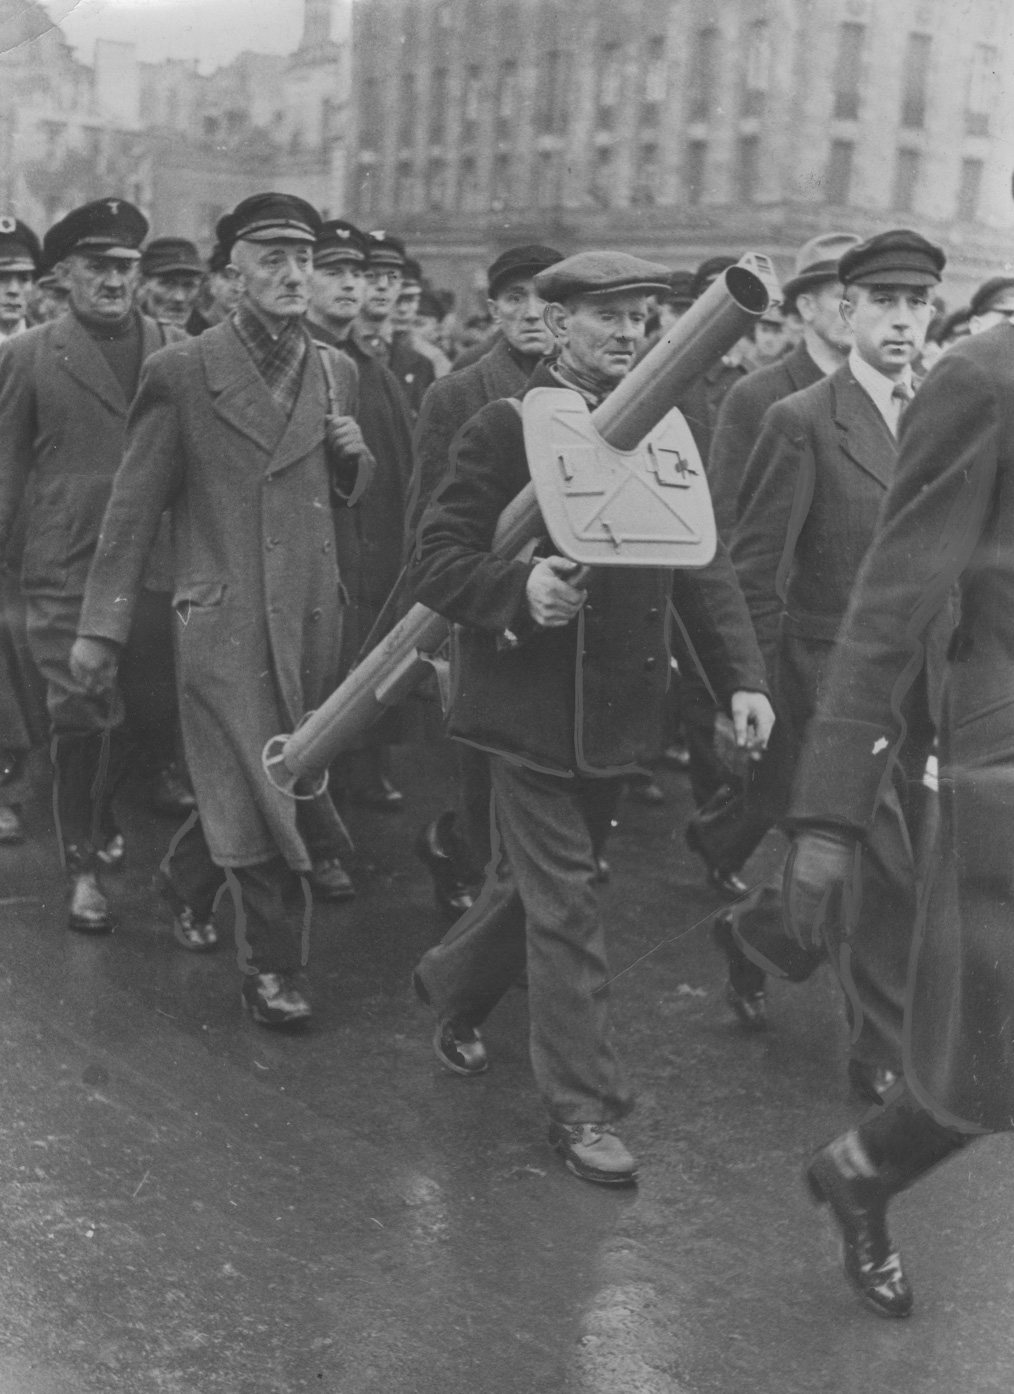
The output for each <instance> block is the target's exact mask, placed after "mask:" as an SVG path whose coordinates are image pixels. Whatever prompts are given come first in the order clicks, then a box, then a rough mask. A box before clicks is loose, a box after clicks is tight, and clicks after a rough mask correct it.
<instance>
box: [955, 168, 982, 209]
mask: <svg viewBox="0 0 1014 1394" xmlns="http://www.w3.org/2000/svg"><path fill="white" fill-rule="evenodd" d="M981 190H982V161H981V160H962V161H961V182H960V183H959V185H958V217H959V218H961V219H962V221H963V222H966V223H974V222H975V220H976V219H977V218H978V216H979V194H980V192H981Z"/></svg>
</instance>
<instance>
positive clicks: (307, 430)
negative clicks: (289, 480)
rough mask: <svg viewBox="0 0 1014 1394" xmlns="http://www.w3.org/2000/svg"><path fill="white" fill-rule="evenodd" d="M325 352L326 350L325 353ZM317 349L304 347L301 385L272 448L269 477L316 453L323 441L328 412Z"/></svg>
mask: <svg viewBox="0 0 1014 1394" xmlns="http://www.w3.org/2000/svg"><path fill="white" fill-rule="evenodd" d="M325 351H328V350H325ZM320 352H321V351H320V349H319V348H317V346H316V345H315V344H308V345H307V353H306V361H305V362H304V364H303V381H302V383H301V384H300V388H299V396H298V397H297V398H296V405H295V407H293V410H292V415H291V416H290V417H289V424H288V425H287V426H286V428H285V434H284V435H283V436H282V438H281V440H280V441H279V442H278V445H277V446H276V447H275V451H274V454H273V455H272V457H271V462H270V464H269V465H268V471H267V472H268V474H275V473H277V471H278V470H283V469H285V468H286V467H287V466H289V465H294V464H295V463H296V461H297V460H302V459H303V458H304V456H306V455H309V453H310V451H311V450H315V449H316V448H317V446H318V445H320V443H321V441H322V440H323V439H324V422H325V418H326V416H327V412H328V394H327V384H326V383H325V380H324V369H323V368H322V367H321V362H320Z"/></svg>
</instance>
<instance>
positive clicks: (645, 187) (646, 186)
mask: <svg viewBox="0 0 1014 1394" xmlns="http://www.w3.org/2000/svg"><path fill="white" fill-rule="evenodd" d="M658 177H659V160H658V146H657V145H642V146H641V147H640V149H639V150H638V152H637V171H636V174H635V176H634V187H633V188H632V189H631V191H630V201H631V203H633V204H636V205H637V206H638V207H641V208H651V207H653V206H654V204H656V203H657V202H658Z"/></svg>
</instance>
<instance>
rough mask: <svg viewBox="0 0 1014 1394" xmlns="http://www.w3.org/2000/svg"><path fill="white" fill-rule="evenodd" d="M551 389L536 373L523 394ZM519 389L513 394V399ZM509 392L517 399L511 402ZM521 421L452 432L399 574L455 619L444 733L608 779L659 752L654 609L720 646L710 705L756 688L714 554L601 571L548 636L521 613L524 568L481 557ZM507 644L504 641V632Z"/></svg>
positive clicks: (523, 466)
mask: <svg viewBox="0 0 1014 1394" xmlns="http://www.w3.org/2000/svg"><path fill="white" fill-rule="evenodd" d="M539 386H554V387H559V386H560V382H559V379H557V378H556V377H554V376H553V374H552V373H551V372H550V371H549V369H548V368H546V367H545V366H542V367H539V368H537V369H536V370H535V372H534V374H533V375H532V377H531V378H530V380H529V383H528V388H534V387H539ZM528 388H526V389H525V390H526V391H527V390H528ZM522 395H523V394H522ZM529 479H530V474H529V470H528V461H527V457H526V454H525V446H524V438H523V434H522V425H521V418H520V415H519V413H518V411H517V410H516V406H515V404H513V403H512V402H510V401H500V402H491V403H490V404H489V405H488V406H486V407H484V408H483V410H482V411H481V412H480V413H479V414H478V416H476V417H474V418H473V419H472V421H471V422H470V423H469V425H468V426H467V427H466V429H465V430H464V432H462V434H461V437H460V439H459V444H458V448H457V452H456V455H455V458H454V461H453V465H452V477H451V478H450V479H449V480H448V482H447V483H446V484H445V486H444V488H443V490H442V491H441V494H440V498H439V500H438V502H437V503H436V505H435V506H434V508H433V510H432V513H431V515H430V518H429V519H428V521H427V522H426V523H425V524H424V526H423V528H422V532H421V536H420V544H419V549H418V552H417V554H416V560H415V565H414V569H413V583H414V587H415V593H416V598H417V599H419V600H421V601H422V602H423V603H424V604H426V605H429V606H432V607H433V609H435V610H438V611H439V612H440V613H441V614H443V615H446V616H447V617H448V618H449V619H451V620H453V621H455V623H456V624H457V625H458V626H459V628H458V630H457V631H456V637H457V645H456V652H455V655H454V660H453V663H452V682H451V688H452V693H451V706H450V712H449V719H448V730H449V732H450V734H451V735H455V736H458V737H460V738H461V739H464V740H468V741H470V742H472V743H474V744H477V745H481V746H483V747H485V748H487V749H490V750H493V751H495V752H498V753H502V754H508V755H515V756H520V757H521V758H523V759H526V760H528V761H530V762H531V763H532V764H534V765H536V766H537V767H539V768H541V769H545V770H549V771H551V772H554V773H558V774H565V775H567V774H575V773H582V774H589V775H609V774H615V773H618V772H620V771H623V770H627V769H630V768H633V767H634V766H636V764H637V762H638V761H641V760H644V759H646V758H648V757H649V756H650V755H651V754H653V753H654V752H655V751H656V750H657V749H658V746H659V741H660V737H661V721H662V717H663V701H662V698H663V695H664V693H665V690H666V686H667V684H668V679H669V648H668V626H669V614H668V606H667V601H668V597H669V595H670V591H671V589H675V593H676V594H677V595H678V596H680V597H683V598H685V602H686V604H685V613H684V615H683V618H684V622H686V623H687V624H688V627H690V628H691V629H692V630H695V631H697V632H698V633H699V631H700V628H701V626H702V625H703V626H708V627H709V640H710V641H712V642H713V640H714V633H715V632H716V631H717V633H718V635H719V636H720V640H721V645H722V651H723V655H724V659H725V661H724V663H723V665H722V671H721V675H720V676H719V677H718V681H719V685H720V687H721V689H722V692H721V695H722V696H723V697H728V696H729V695H730V694H731V692H732V691H734V690H735V689H737V688H752V689H756V690H760V691H763V690H765V679H764V672H763V666H762V663H761V659H760V654H759V652H758V650H757V644H756V640H755V639H754V635H753V630H752V628H751V625H750V622H749V617H748V615H747V612H746V607H745V605H744V602H743V598H742V595H741V593H740V590H739V587H738V585H737V584H736V579H735V575H734V573H733V570H732V566H731V563H730V561H729V557H728V553H727V552H726V550H725V548H724V547H723V546H722V545H721V544H719V550H718V553H717V556H716V559H715V561H714V562H713V563H712V564H711V565H710V566H708V567H705V568H702V569H701V570H698V571H681V572H677V573H675V577H676V586H675V588H673V584H672V583H673V573H672V572H669V571H663V570H658V569H647V568H644V569H641V568H633V567H631V568H627V567H619V568H614V569H612V570H610V569H609V568H607V567H601V568H599V569H597V570H596V571H593V572H592V575H591V579H590V581H589V585H588V603H587V604H586V605H585V606H584V608H583V609H582V611H581V612H580V614H579V616H578V618H577V619H576V620H575V621H572V622H571V623H570V624H568V625H566V626H565V627H563V628H560V629H538V628H536V627H535V626H534V625H533V624H532V622H531V621H530V619H529V618H528V614H527V606H526V599H525V587H526V585H527V581H528V576H529V572H530V567H531V564H530V563H529V562H528V561H520V560H504V559H501V558H498V557H495V556H493V555H492V554H491V552H490V545H491V542H492V538H493V534H494V531H495V528H496V522H497V519H498V518H499V516H500V514H501V512H502V511H503V510H504V508H506V506H507V504H508V503H510V501H511V499H513V498H514V497H515V495H516V494H518V493H519V492H520V490H521V489H522V488H524V486H525V485H526V484H527V483H528V481H529ZM508 630H509V631H511V632H512V633H513V634H515V636H516V637H517V638H518V639H520V640H521V642H520V643H518V644H517V645H516V646H511V645H510V644H509V643H508V644H506V645H505V644H504V642H503V637H502V636H503V635H504V634H505V631H508Z"/></svg>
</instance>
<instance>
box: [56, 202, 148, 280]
mask: <svg viewBox="0 0 1014 1394" xmlns="http://www.w3.org/2000/svg"><path fill="white" fill-rule="evenodd" d="M147 236H148V219H147V218H146V217H145V216H144V214H143V213H142V212H141V210H140V209H139V208H135V207H134V205H133V204H132V203H128V202H127V200H126V199H124V198H100V199H96V200H95V202H94V203H85V204H83V205H82V206H81V207H80V208H75V209H73V210H72V211H71V212H70V213H68V214H67V216H66V217H65V218H61V219H60V221H59V222H58V223H54V224H53V226H52V227H51V228H50V229H49V231H48V232H47V233H46V236H45V238H44V239H43V243H42V246H43V255H44V257H45V260H46V263H47V264H48V265H49V266H55V265H56V263H57V262H58V261H63V259H64V257H69V256H70V255H71V253H72V252H97V253H100V254H105V255H106V256H117V257H123V258H126V259H128V260H132V261H134V260H137V261H139V260H140V257H141V253H140V250H139V249H140V246H141V243H142V242H143V241H144V239H145V238H146V237H147Z"/></svg>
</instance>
